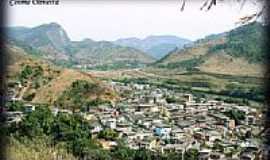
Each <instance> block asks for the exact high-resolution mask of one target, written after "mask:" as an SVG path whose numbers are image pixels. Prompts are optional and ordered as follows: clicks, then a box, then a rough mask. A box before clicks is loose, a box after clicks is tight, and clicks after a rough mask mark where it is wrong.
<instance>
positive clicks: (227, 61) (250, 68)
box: [200, 53, 264, 77]
mask: <svg viewBox="0 0 270 160" xmlns="http://www.w3.org/2000/svg"><path fill="white" fill-rule="evenodd" d="M200 70H202V71H204V72H210V73H219V74H228V75H239V76H256V77H262V76H263V73H264V71H263V66H261V65H259V64H251V63H249V62H248V61H247V60H245V59H244V58H234V57H231V56H229V55H227V54H225V53H223V54H214V55H211V56H210V57H209V58H208V59H207V61H205V63H203V64H202V65H201V66H200Z"/></svg>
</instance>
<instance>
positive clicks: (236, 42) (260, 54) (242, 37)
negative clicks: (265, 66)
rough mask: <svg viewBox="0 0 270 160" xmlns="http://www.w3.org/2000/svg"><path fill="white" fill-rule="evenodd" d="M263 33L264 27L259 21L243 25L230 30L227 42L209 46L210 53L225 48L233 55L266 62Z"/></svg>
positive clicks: (252, 60) (254, 61)
mask: <svg viewBox="0 0 270 160" xmlns="http://www.w3.org/2000/svg"><path fill="white" fill-rule="evenodd" d="M263 34H264V28H263V26H262V24H260V23H258V22H253V23H252V24H248V25H245V26H241V27H239V28H236V29H234V30H232V31H230V32H228V35H227V42H225V43H224V44H218V45H215V46H213V47H211V48H209V53H215V52H216V53H217V52H218V51H220V50H224V51H225V52H226V53H227V54H229V55H231V56H233V57H236V58H237V57H244V58H246V59H247V60H248V61H249V62H252V63H262V62H265V60H266V53H267V52H266V49H265V46H264V39H263Z"/></svg>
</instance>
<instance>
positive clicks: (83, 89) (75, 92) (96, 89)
mask: <svg viewBox="0 0 270 160" xmlns="http://www.w3.org/2000/svg"><path fill="white" fill-rule="evenodd" d="M103 92H104V88H102V87H101V86H99V85H98V84H96V83H93V82H88V81H86V80H77V81H74V82H73V83H72V84H71V86H70V87H69V88H67V89H66V90H65V91H64V92H63V93H62V95H61V96H60V97H58V99H57V100H56V102H55V104H56V105H57V106H59V107H60V108H72V109H73V110H75V109H81V107H82V106H87V107H89V106H97V105H99V104H102V103H109V104H110V102H109V101H105V100H103V99H101V97H100V94H101V93H103Z"/></svg>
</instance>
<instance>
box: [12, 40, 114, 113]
mask: <svg viewBox="0 0 270 160" xmlns="http://www.w3.org/2000/svg"><path fill="white" fill-rule="evenodd" d="M7 49H8V56H9V57H10V61H9V63H8V82H9V85H12V84H13V83H14V82H20V83H21V84H22V88H19V89H17V90H16V92H17V98H19V99H22V100H23V101H26V102H32V103H45V104H49V105H55V104H58V103H59V101H60V99H61V97H63V96H65V97H66V98H69V99H72V98H74V97H76V95H77V94H79V92H80V90H78V92H77V93H73V94H72V95H68V97H67V93H68V92H69V91H70V89H71V88H73V85H74V84H79V85H80V84H83V85H91V86H95V89H93V90H92V89H88V90H84V93H85V94H84V95H82V96H81V95H80V99H82V98H85V99H88V101H89V102H92V101H93V102H96V101H99V102H114V101H116V100H117V95H116V93H115V92H114V91H113V90H112V88H110V87H109V86H107V85H106V84H104V83H103V82H101V81H99V80H97V79H96V78H95V77H94V76H92V75H91V74H88V73H84V72H80V71H76V70H72V69H67V68H60V67H57V66H55V65H54V64H52V63H50V62H48V61H46V60H44V59H39V58H35V57H32V56H31V55H29V54H28V53H26V52H25V51H24V50H23V49H22V48H20V47H18V46H10V45H7ZM79 89H80V88H79ZM74 105H75V104H73V103H72V102H70V101H69V102H68V101H66V103H64V105H63V106H62V107H64V108H68V107H76V106H81V105H77V104H76V106H74Z"/></svg>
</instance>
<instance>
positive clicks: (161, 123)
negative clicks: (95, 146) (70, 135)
mask: <svg viewBox="0 0 270 160" xmlns="http://www.w3.org/2000/svg"><path fill="white" fill-rule="evenodd" d="M111 86H112V87H113V88H114V89H115V90H116V91H117V92H118V93H122V94H123V95H125V96H122V97H121V100H120V101H119V102H118V103H116V104H102V105H99V106H96V107H94V106H93V107H91V106H88V107H86V108H87V109H86V110H85V111H79V112H76V113H73V112H72V111H71V110H67V109H60V108H58V107H57V106H53V107H52V112H53V114H54V115H57V114H58V113H60V112H61V113H65V114H80V115H81V116H83V117H84V119H85V120H87V121H89V125H91V127H92V130H91V134H92V135H94V136H93V137H95V135H97V134H98V133H99V132H101V131H102V130H104V129H111V130H114V131H115V132H117V133H118V138H120V139H122V140H124V142H125V144H127V145H128V147H129V148H132V149H135V150H136V149H139V148H146V149H149V150H151V151H153V152H159V153H169V152H172V151H176V152H179V153H184V152H185V151H186V150H188V149H190V148H193V149H196V150H198V151H199V160H208V159H227V158H226V157H230V158H231V159H243V160H253V159H255V158H256V157H257V158H258V156H261V154H262V153H261V152H262V151H261V146H260V144H262V143H261V142H262V138H261V136H260V134H261V131H262V130H263V125H262V118H263V117H262V113H260V111H259V110H257V109H256V108H252V107H250V106H240V105H237V104H228V103H224V102H222V101H216V100H206V99H203V98H201V99H199V100H198V99H196V101H195V100H194V99H195V97H193V95H192V94H184V93H178V92H175V91H173V90H168V89H166V88H157V87H154V86H151V85H149V84H135V83H127V84H124V83H120V82H111ZM17 87H19V88H21V87H22V86H21V85H20V84H17ZM17 96H18V95H17ZM168 97H176V98H178V101H173V100H170V99H169V98H168ZM8 98H9V101H20V99H19V98H18V97H16V94H15V90H14V89H10V90H9V96H8ZM179 99H180V101H179ZM35 108H36V107H35V105H34V104H30V103H29V104H25V112H20V111H13V112H9V111H8V112H6V113H7V117H8V119H7V123H8V124H11V123H19V122H20V121H21V120H22V118H23V116H24V115H25V114H28V113H31V112H33V111H34V110H35ZM102 145H103V148H104V149H111V148H112V147H114V146H116V145H117V142H116V141H113V140H111V141H102ZM182 155H183V154H182ZM182 159H184V157H182Z"/></svg>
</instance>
